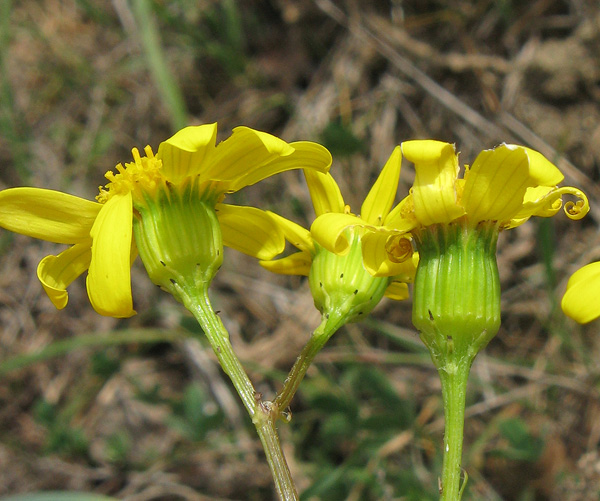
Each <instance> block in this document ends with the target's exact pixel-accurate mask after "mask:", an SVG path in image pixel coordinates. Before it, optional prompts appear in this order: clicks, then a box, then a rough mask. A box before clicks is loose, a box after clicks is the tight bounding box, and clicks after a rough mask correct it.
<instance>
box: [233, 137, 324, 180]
mask: <svg viewBox="0 0 600 501" xmlns="http://www.w3.org/2000/svg"><path fill="white" fill-rule="evenodd" d="M282 142H283V141H282ZM283 144H286V143H283ZM286 146H288V147H290V148H292V152H288V150H287V149H282V151H281V152H280V153H279V154H271V158H269V159H268V160H266V161H264V162H259V160H260V156H257V157H256V158H248V159H247V160H245V161H246V162H248V163H246V164H241V165H239V166H238V167H237V170H235V171H234V170H231V169H230V172H229V174H230V175H231V176H233V177H230V178H229V179H231V180H230V181H229V190H230V191H237V190H240V189H242V188H244V187H245V186H250V185H252V184H254V183H257V182H259V181H262V180H263V179H265V178H267V177H269V176H273V175H274V174H279V173H280V172H284V171H288V170H292V169H304V170H307V169H308V170H316V171H318V172H327V171H328V170H329V167H331V153H329V150H327V148H325V147H324V146H321V145H320V144H317V143H311V142H309V141H299V142H295V143H291V144H289V145H287V144H286Z"/></svg>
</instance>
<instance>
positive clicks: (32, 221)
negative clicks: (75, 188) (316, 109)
mask: <svg viewBox="0 0 600 501" xmlns="http://www.w3.org/2000/svg"><path fill="white" fill-rule="evenodd" d="M216 127H217V125H216V124H208V125H201V126H193V127H186V128H185V129H182V130H181V131H179V132H178V133H176V134H175V135H174V136H173V137H172V138H170V139H168V140H167V141H165V142H163V143H161V145H160V146H159V149H158V154H157V155H156V156H155V155H154V154H153V152H152V149H151V148H150V147H149V146H148V147H146V148H145V150H144V151H145V153H146V156H145V157H142V156H140V154H139V152H138V150H137V149H134V150H133V157H134V161H133V162H132V163H128V164H125V166H123V165H120V164H119V165H118V166H117V173H116V174H115V173H113V172H108V173H107V174H106V177H107V179H108V181H109V183H108V184H107V185H106V187H104V188H101V189H100V195H99V196H98V197H97V200H98V202H99V203H96V202H91V201H88V200H84V199H81V198H78V197H74V196H72V195H68V194H65V193H61V192H58V191H52V190H44V189H37V188H12V189H7V190H4V191H2V192H0V227H3V228H5V229H8V230H10V231H15V232H17V233H22V234H25V235H29V236H32V237H34V238H40V239H43V240H48V241H51V242H56V243H63V244H70V245H73V247H70V248H69V249H67V250H66V251H64V252H62V253H61V254H59V255H58V256H47V257H46V258H44V259H43V260H42V261H41V262H40V265H39V266H38V277H39V278H40V281H41V283H42V285H43V287H44V290H45V291H46V292H47V293H48V295H49V297H50V299H51V300H52V302H53V303H54V304H55V306H56V307H57V308H59V309H60V308H64V307H65V306H66V304H67V300H68V296H67V292H66V288H67V287H68V286H69V285H70V283H71V282H72V281H73V280H75V278H77V277H78V276H79V275H81V274H82V273H83V272H84V271H85V270H86V269H89V274H88V280H87V290H88V295H89V297H90V301H91V303H92V305H93V307H94V309H96V311H97V312H98V313H101V314H103V315H108V316H115V317H127V316H131V315H133V314H135V311H134V310H133V305H132V297H131V283H130V266H131V262H132V260H133V259H134V258H135V256H136V255H137V251H136V247H135V243H134V242H133V239H132V224H133V220H132V217H133V213H134V211H135V207H136V206H139V205H141V206H144V205H145V204H146V203H147V200H148V197H150V198H152V199H154V198H155V197H157V195H158V194H159V193H163V192H166V191H168V190H169V189H180V190H182V191H186V190H187V192H189V193H191V192H193V193H194V195H193V196H198V197H201V198H203V199H206V200H207V201H209V202H210V203H211V204H217V203H218V202H220V201H221V200H222V198H223V197H224V196H225V194H226V193H232V192H234V191H237V190H239V189H241V188H243V187H245V186H248V185H251V184H254V183H256V182H258V181H260V180H262V179H264V178H265V177H268V176H271V175H273V174H276V173H278V172H283V171H285V170H290V169H297V168H308V169H316V170H318V171H321V172H326V171H327V170H328V169H329V166H330V165H331V154H330V153H329V152H328V151H327V149H325V148H324V147H322V146H321V145H318V144H316V143H311V142H306V141H300V142H297V143H290V144H288V143H286V142H285V141H282V140H281V139H279V138H276V137H275V136H272V135H270V134H267V133H264V132H260V131H255V130H252V129H249V128H247V127H238V128H236V129H234V132H233V134H232V136H231V137H230V138H228V139H226V140H225V141H223V142H222V143H220V144H219V145H215V141H216V130H217V129H216ZM138 204H139V205H138ZM235 210H236V209H231V210H229V211H228V209H224V210H222V211H221V212H222V214H223V217H224V218H225V219H224V226H226V227H227V229H226V231H225V235H224V240H225V243H230V244H231V245H232V246H234V247H236V248H238V249H239V250H242V251H243V252H248V253H250V254H252V255H258V256H262V257H271V256H273V255H274V254H275V253H278V251H279V252H280V249H281V248H282V246H283V244H284V242H283V236H282V234H281V233H278V231H277V229H276V227H275V226H273V225H272V226H271V228H274V231H273V233H272V234H269V235H267V234H268V233H269V231H268V230H267V229H266V227H265V225H268V224H269V223H270V220H269V221H266V220H265V219H264V218H261V217H260V216H258V218H254V219H253V224H254V227H255V229H257V230H258V229H260V230H261V231H262V235H263V236H264V237H265V238H264V239H263V241H261V242H258V241H256V239H255V240H254V241H252V240H249V239H248V240H246V241H235V234H236V231H237V227H238V226H239V216H237V217H236V216H235V215H234V214H233V213H234V211H235ZM240 210H243V209H240ZM225 212H227V215H225ZM238 213H239V211H238Z"/></svg>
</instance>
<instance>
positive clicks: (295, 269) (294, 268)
mask: <svg viewBox="0 0 600 501" xmlns="http://www.w3.org/2000/svg"><path fill="white" fill-rule="evenodd" d="M259 263H260V265H261V266H262V267H263V268H265V269H266V270H269V271H272V272H273V273H280V274H282V275H303V276H308V274H309V273H310V267H311V264H312V257H311V255H310V253H308V252H303V251H301V252H296V253H294V254H291V255H289V256H287V257H284V258H281V259H275V260H273V261H259Z"/></svg>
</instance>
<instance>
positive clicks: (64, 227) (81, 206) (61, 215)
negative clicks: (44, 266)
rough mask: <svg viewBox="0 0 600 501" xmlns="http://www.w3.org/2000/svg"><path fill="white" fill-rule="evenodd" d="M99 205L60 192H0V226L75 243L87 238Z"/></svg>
mask: <svg viewBox="0 0 600 501" xmlns="http://www.w3.org/2000/svg"><path fill="white" fill-rule="evenodd" d="M101 207H102V205H101V204H99V203H96V202H91V201H89V200H85V199H83V198H79V197H75V196H73V195H68V194H66V193H62V192H60V191H54V190H45V189H41V188H10V189H8V190H3V191H0V227H2V228H5V229H7V230H10V231H14V232H15V233H21V234H23V235H27V236H30V237H33V238H39V239H40V240H47V241H49V242H55V243H59V244H75V243H78V242H83V241H85V240H87V239H89V237H90V229H91V228H92V225H93V224H94V221H95V219H96V216H97V215H98V213H99V212H100V209H101Z"/></svg>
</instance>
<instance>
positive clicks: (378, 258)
mask: <svg viewBox="0 0 600 501" xmlns="http://www.w3.org/2000/svg"><path fill="white" fill-rule="evenodd" d="M400 158H401V157H400V149H399V148H396V150H394V153H393V154H392V156H391V157H390V159H389V160H388V162H387V163H386V165H385V166H384V168H383V169H382V171H381V173H380V175H379V177H378V178H377V180H376V181H375V184H374V185H373V187H372V188H371V190H370V191H369V193H368V195H367V197H366V198H365V201H364V202H363V204H362V206H361V216H354V215H353V214H351V213H350V207H349V206H348V205H346V204H345V202H344V199H343V198H342V194H341V192H340V189H339V187H338V185H337V183H336V182H335V180H334V179H333V177H332V176H331V175H330V174H329V173H325V174H323V173H321V172H317V171H314V170H313V171H308V170H305V171H304V174H305V176H306V180H307V184H308V188H309V192H310V195H311V199H312V203H313V206H314V209H315V214H316V216H317V218H316V220H315V222H314V223H313V225H312V227H311V229H310V231H309V230H307V229H305V228H303V227H302V226H300V225H298V224H296V223H294V222H292V221H289V220H288V219H285V218H283V217H281V216H279V215H277V214H274V213H271V212H270V213H269V214H271V216H272V217H273V218H274V219H275V221H276V222H277V224H278V225H279V226H280V228H281V229H282V231H283V234H284V235H285V238H286V239H287V240H288V241H289V242H290V243H291V244H292V245H293V246H295V247H296V248H297V249H298V250H299V252H296V253H294V254H291V255H290V256H287V257H284V258H282V259H277V260H263V261H261V263H260V264H261V265H262V266H263V267H265V268H266V269H268V270H270V271H273V272H275V273H282V274H288V275H306V276H310V274H311V269H312V268H313V264H314V263H315V260H316V257H317V256H318V255H319V254H325V253H327V254H329V253H330V250H327V249H324V248H323V247H321V246H320V245H319V244H318V243H317V242H318V241H319V239H320V235H321V234H325V235H327V234H329V233H330V232H331V229H332V227H331V226H322V225H320V224H318V222H319V220H320V219H321V217H324V216H329V217H330V219H328V221H329V222H331V223H332V224H333V225H334V226H335V225H341V224H344V223H345V222H347V221H351V223H352V224H350V225H346V226H345V227H344V233H343V239H339V242H338V245H337V247H336V248H335V249H334V250H333V251H331V252H333V253H334V254H342V255H347V254H349V253H350V252H351V250H352V249H353V248H354V247H355V246H359V252H360V253H361V254H362V264H363V265H364V268H363V267H362V266H361V269H365V270H366V271H368V274H367V275H368V276H370V277H376V278H381V277H386V283H387V284H388V285H387V288H385V295H386V296H387V297H390V298H392V299H398V300H401V299H406V298H407V297H408V286H407V282H410V281H412V278H413V276H414V271H415V267H416V260H417V256H416V255H415V256H413V252H412V245H411V243H410V240H409V239H408V238H403V237H402V238H397V239H396V240H395V242H394V243H395V248H394V253H390V254H389V255H388V254H387V253H386V252H385V248H384V247H381V246H380V245H379V244H381V243H382V242H381V237H380V235H377V234H371V233H367V232H365V231H363V230H362V229H361V228H363V227H367V226H368V227H378V226H380V225H381V223H382V221H383V220H384V219H385V217H386V216H387V215H388V213H389V211H390V208H391V207H392V205H393V203H394V198H395V196H396V190H397V188H398V180H399V177H400ZM385 237H386V238H387V235H385ZM329 265H330V266H333V264H331V263H329ZM387 277H391V278H387ZM346 278H347V277H346ZM337 286H339V287H342V286H343V285H342V284H341V283H340V284H337ZM315 289H316V287H315ZM353 290H354V289H353ZM313 292H314V291H313ZM313 295H314V294H313Z"/></svg>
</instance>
